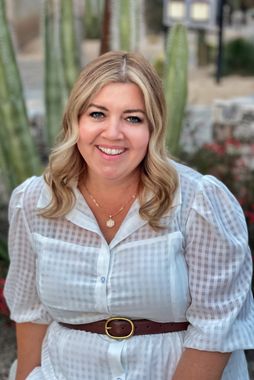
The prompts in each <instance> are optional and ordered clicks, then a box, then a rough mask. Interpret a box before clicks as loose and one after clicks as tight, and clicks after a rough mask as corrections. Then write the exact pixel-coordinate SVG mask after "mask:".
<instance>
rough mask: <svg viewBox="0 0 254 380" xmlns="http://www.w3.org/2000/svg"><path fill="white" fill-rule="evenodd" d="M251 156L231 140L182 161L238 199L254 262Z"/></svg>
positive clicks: (188, 156)
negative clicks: (211, 176)
mask: <svg viewBox="0 0 254 380" xmlns="http://www.w3.org/2000/svg"><path fill="white" fill-rule="evenodd" d="M247 153H248V154H249V151H248V152H247ZM248 154H246V155H245V154H244V145H243V144H242V143H241V142H240V141H238V140H236V139H233V138H230V139H227V140H225V141H224V142H221V143H218V142H215V143H212V144H205V145H203V146H202V147H201V148H200V149H199V150H198V151H196V152H195V153H194V154H192V155H191V154H189V153H188V154H186V153H184V152H182V155H181V159H182V160H184V161H185V162H187V163H188V165H189V166H192V167H194V168H196V169H197V170H198V171H200V172H201V173H204V174H212V175H214V176H215V177H217V178H218V179H220V180H221V181H222V182H223V183H224V184H225V185H226V186H227V187H228V188H229V189H230V191H231V192H232V193H233V194H234V196H235V197H236V198H237V199H238V201H239V203H240V204H241V206H242V208H243V211H244V214H245V218H246V222H247V226H248V232H249V244H250V248H251V251H252V257H253V258H254V170H253V169H252V168H251V167H250V166H249V163H250V159H249V157H248ZM253 290H254V280H253Z"/></svg>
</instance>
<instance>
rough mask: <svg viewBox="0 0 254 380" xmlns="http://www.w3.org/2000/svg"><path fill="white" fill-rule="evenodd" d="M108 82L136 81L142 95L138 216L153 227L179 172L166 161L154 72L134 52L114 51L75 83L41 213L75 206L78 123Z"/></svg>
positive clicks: (80, 162) (81, 167) (57, 213)
mask: <svg viewBox="0 0 254 380" xmlns="http://www.w3.org/2000/svg"><path fill="white" fill-rule="evenodd" d="M110 82H121V83H126V82H128V83H134V84H136V85H137V86H138V87H139V88H140V90H141V92H142V93H143V96H144V102H145V109H146V114H147V118H148V121H149V129H150V138H149V145H148V150H147V154H146V156H145V158H144V159H143V161H142V163H141V164H140V167H141V186H140V193H139V200H140V205H141V206H140V210H139V212H140V215H141V217H142V218H143V219H145V220H147V221H148V222H149V224H150V226H151V227H152V228H154V229H158V228H160V227H161V225H160V218H161V217H162V216H163V215H164V214H165V213H166V211H168V209H169V208H170V206H171V204H172V200H173V196H174V192H175V190H176V188H177V184H178V182H177V174H176V171H175V169H174V168H173V167H172V166H171V164H170V162H169V159H168V158H169V156H168V153H167V151H166V147H165V132H166V106H165V99H164V94H163V90H162V85H161V81H160V79H159V77H158V75H157V73H156V72H155V70H154V68H153V67H152V66H151V65H150V64H149V63H148V62H147V61H146V60H145V58H144V57H143V56H142V55H140V54H138V53H129V52H128V53H127V52H123V51H112V52H108V53H106V54H103V55H101V56H99V57H98V58H96V59H95V60H94V61H92V62H91V63H89V64H88V65H87V66H86V67H85V68H84V69H83V70H82V71H81V74H80V76H79V78H78V80H77V81H76V83H75V85H74V87H73V89H72V91H71V94H70V97H69V100H68V102H67V106H66V109H65V113H64V117H63V123H62V129H61V132H60V135H59V138H58V142H57V144H56V146H55V148H54V150H53V151H52V153H51V155H50V157H49V164H48V166H47V168H46V170H45V172H44V178H45V181H46V183H47V184H48V185H49V187H50V189H51V192H52V198H51V202H50V204H49V205H48V206H47V207H46V208H44V209H42V211H41V215H43V216H44V217H47V218H56V217H61V216H64V215H65V214H67V213H68V212H69V211H70V210H71V209H72V208H73V206H74V203H75V195H74V193H73V186H75V185H76V184H77V182H78V179H79V176H80V174H81V173H84V174H85V171H86V165H85V162H84V159H83V157H82V156H81V154H80V152H79V150H78V148H77V141H78V137H79V128H78V122H79V118H80V116H81V115H82V113H84V112H85V111H86V109H87V107H88V105H89V103H90V100H91V98H92V97H94V96H95V95H96V94H97V93H98V91H100V89H101V88H102V87H103V86H105V85H106V84H108V83H110Z"/></svg>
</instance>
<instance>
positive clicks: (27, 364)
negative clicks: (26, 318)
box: [16, 322, 48, 380]
mask: <svg viewBox="0 0 254 380" xmlns="http://www.w3.org/2000/svg"><path fill="white" fill-rule="evenodd" d="M47 328H48V325H42V324H36V323H30V322H29V323H17V324H16V334H17V349H18V367H17V374H16V380H24V379H26V377H27V375H28V374H29V373H30V372H31V371H32V370H33V369H34V368H35V367H37V366H39V365H40V364H41V346H42V341H43V338H44V336H45V334H46V331H47Z"/></svg>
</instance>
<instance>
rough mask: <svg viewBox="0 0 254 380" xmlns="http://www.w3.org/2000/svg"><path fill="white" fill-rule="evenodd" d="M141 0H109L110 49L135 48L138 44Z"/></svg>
mask: <svg viewBox="0 0 254 380" xmlns="http://www.w3.org/2000/svg"><path fill="white" fill-rule="evenodd" d="M142 6H143V2H141V0H139V1H135V0H111V13H112V19H111V49H112V50H118V49H121V50H127V51H128V50H129V51H130V50H137V48H138V45H139V38H140V33H139V28H140V26H141V23H140V18H139V15H140V14H141V13H142V11H141V8H142Z"/></svg>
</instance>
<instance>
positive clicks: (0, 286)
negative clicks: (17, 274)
mask: <svg viewBox="0 0 254 380" xmlns="http://www.w3.org/2000/svg"><path fill="white" fill-rule="evenodd" d="M4 282H5V280H4V279H3V278H1V279H0V315H3V316H4V317H7V318H8V317H9V315H10V311H9V308H8V306H7V304H6V301H5V298H4V295H3V290H4Z"/></svg>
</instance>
